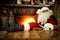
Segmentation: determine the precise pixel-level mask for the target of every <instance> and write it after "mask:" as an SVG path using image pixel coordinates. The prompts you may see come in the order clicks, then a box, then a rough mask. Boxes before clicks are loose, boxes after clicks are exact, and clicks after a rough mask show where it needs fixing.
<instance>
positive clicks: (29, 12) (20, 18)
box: [16, 8, 35, 24]
mask: <svg viewBox="0 0 60 40" xmlns="http://www.w3.org/2000/svg"><path fill="white" fill-rule="evenodd" d="M34 15H35V9H34V8H21V9H19V10H18V15H16V22H17V24H24V23H25V22H26V23H27V22H29V20H30V18H33V19H34ZM34 20H35V19H34Z"/></svg>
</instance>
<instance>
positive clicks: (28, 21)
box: [23, 18, 35, 24]
mask: <svg viewBox="0 0 60 40" xmlns="http://www.w3.org/2000/svg"><path fill="white" fill-rule="evenodd" d="M31 22H35V20H34V18H28V19H26V20H25V22H24V23H23V24H25V23H31Z"/></svg>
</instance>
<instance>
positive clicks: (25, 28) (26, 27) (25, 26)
mask: <svg viewBox="0 0 60 40" xmlns="http://www.w3.org/2000/svg"><path fill="white" fill-rule="evenodd" d="M29 30H30V26H29V24H28V23H25V24H24V31H29Z"/></svg>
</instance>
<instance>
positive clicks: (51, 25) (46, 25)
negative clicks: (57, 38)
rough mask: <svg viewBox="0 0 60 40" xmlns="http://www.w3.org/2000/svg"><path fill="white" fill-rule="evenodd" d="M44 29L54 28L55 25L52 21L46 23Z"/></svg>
mask: <svg viewBox="0 0 60 40" xmlns="http://www.w3.org/2000/svg"><path fill="white" fill-rule="evenodd" d="M43 30H54V26H53V24H51V23H46V24H45V25H44V27H43Z"/></svg>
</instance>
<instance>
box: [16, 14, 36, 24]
mask: <svg viewBox="0 0 60 40" xmlns="http://www.w3.org/2000/svg"><path fill="white" fill-rule="evenodd" d="M30 22H35V19H34V16H29V15H26V16H19V17H17V23H18V24H25V23H30Z"/></svg>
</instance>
